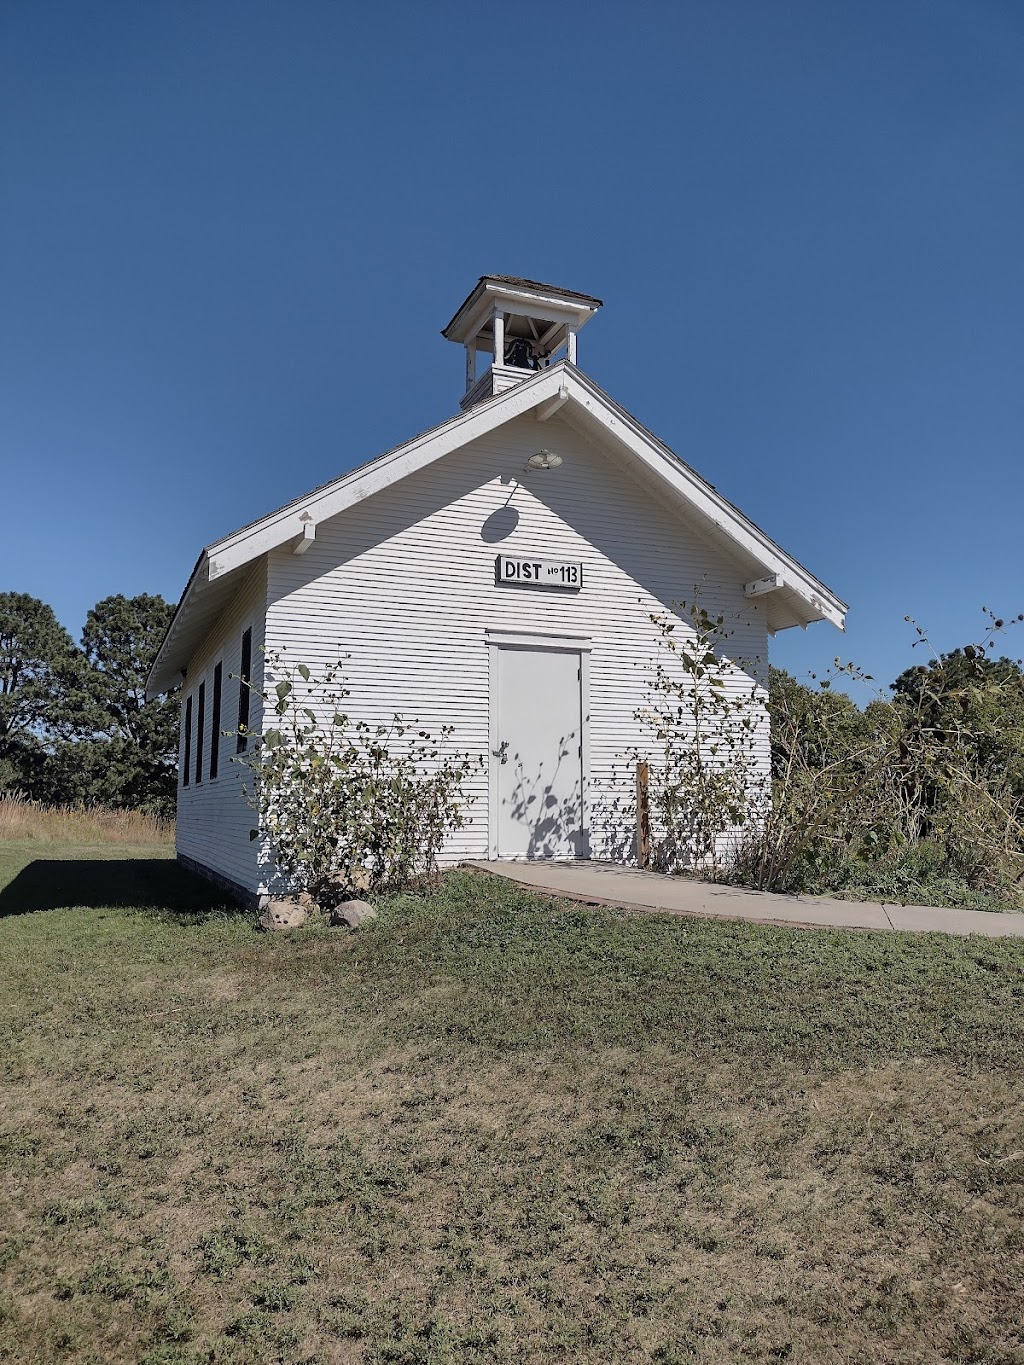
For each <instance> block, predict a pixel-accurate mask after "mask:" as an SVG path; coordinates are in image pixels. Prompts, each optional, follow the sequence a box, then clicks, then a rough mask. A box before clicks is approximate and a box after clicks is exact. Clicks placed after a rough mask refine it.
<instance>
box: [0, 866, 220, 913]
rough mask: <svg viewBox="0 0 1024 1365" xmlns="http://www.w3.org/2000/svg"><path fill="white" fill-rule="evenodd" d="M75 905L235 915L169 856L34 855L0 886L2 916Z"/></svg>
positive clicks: (213, 891) (206, 885)
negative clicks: (2, 886) (40, 856)
mask: <svg viewBox="0 0 1024 1365" xmlns="http://www.w3.org/2000/svg"><path fill="white" fill-rule="evenodd" d="M75 907H85V908H88V909H94V908H99V907H102V908H104V909H106V908H110V909H114V908H121V907H125V908H132V909H140V910H164V911H170V912H171V913H172V914H181V915H187V914H193V915H194V914H208V913H209V912H211V911H225V910H230V911H231V912H233V913H238V907H237V906H236V905H235V904H234V902H233V901H231V900H230V899H229V898H228V896H227V895H226V894H225V893H224V892H223V891H221V890H219V889H218V888H217V887H215V886H212V885H211V884H210V883H209V882H207V881H205V880H204V879H203V878H202V877H197V876H195V874H194V873H192V872H188V871H186V870H185V868H183V867H179V865H178V864H177V863H176V862H174V861H173V860H172V859H171V858H66V859H65V858H34V859H33V860H32V862H30V863H28V864H27V865H26V866H25V867H23V868H22V869H21V871H20V872H18V873H17V875H16V876H15V877H14V878H13V879H12V880H11V881H10V882H8V884H7V885H6V886H5V887H4V888H3V889H2V890H0V919H3V918H6V917H7V916H10V915H29V914H32V913H33V912H34V911H37V910H70V909H73V908H75Z"/></svg>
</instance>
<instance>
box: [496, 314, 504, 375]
mask: <svg viewBox="0 0 1024 1365" xmlns="http://www.w3.org/2000/svg"><path fill="white" fill-rule="evenodd" d="M494 363H495V365H504V363H505V314H504V313H503V312H502V311H501V309H500V308H495V310H494Z"/></svg>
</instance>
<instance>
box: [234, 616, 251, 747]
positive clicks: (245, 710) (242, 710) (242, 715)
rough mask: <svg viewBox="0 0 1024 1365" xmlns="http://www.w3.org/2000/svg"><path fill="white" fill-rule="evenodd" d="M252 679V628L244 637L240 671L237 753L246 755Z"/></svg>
mask: <svg viewBox="0 0 1024 1365" xmlns="http://www.w3.org/2000/svg"><path fill="white" fill-rule="evenodd" d="M251 679H252V626H250V627H249V629H248V630H247V631H245V632H244V634H243V635H242V665H241V667H240V668H239V670H238V726H237V730H238V738H237V739H236V740H235V753H237V754H244V753H245V751H246V749H247V748H248V747H249V740H248V738H247V737H246V735H245V734H244V733H243V731H244V730H245V729H246V728H247V727H248V724H249V683H250V681H251Z"/></svg>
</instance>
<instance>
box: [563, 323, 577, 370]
mask: <svg viewBox="0 0 1024 1365" xmlns="http://www.w3.org/2000/svg"><path fill="white" fill-rule="evenodd" d="M565 358H566V360H568V362H569V364H570V365H575V364H576V333H575V332H573V331H568V332H566V334H565Z"/></svg>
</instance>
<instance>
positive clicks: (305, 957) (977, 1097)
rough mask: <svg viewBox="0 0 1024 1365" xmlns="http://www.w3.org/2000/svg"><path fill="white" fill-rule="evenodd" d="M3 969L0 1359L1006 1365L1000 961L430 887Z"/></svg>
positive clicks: (175, 931)
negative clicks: (377, 906) (347, 917)
mask: <svg viewBox="0 0 1024 1365" xmlns="http://www.w3.org/2000/svg"><path fill="white" fill-rule="evenodd" d="M8 949H9V950H10V957H9V959H8V960H10V961H11V962H12V963H13V971H12V974H11V983H12V985H11V997H10V1009H9V1011H8V1012H7V1013H6V1015H5V1018H4V1021H3V1025H2V1027H3V1028H4V1030H5V1031H6V1037H5V1038H4V1039H3V1040H2V1041H3V1043H4V1046H3V1048H2V1051H0V1058H2V1063H0V1077H2V1085H3V1100H4V1108H3V1110H2V1115H3V1117H2V1118H0V1201H2V1202H0V1229H2V1231H0V1283H2V1285H3V1290H2V1291H0V1359H4V1358H6V1359H10V1360H18V1361H22V1360H40V1361H48V1360H55V1361H56V1360H83V1361H84V1360H88V1359H102V1360H111V1361H116V1360H148V1361H149V1362H151V1363H152V1365H156V1362H172V1361H174V1362H186V1361H187V1362H193V1361H196V1362H197V1361H201V1360H202V1361H254V1362H255V1361H266V1360H286V1361H313V1360H316V1361H360V1362H363V1361H366V1362H385V1361H391V1362H420V1361H422V1362H449V1361H450V1362H463V1361H481V1362H482V1361H499V1362H501V1361H508V1362H512V1361H517V1362H518V1361H524V1360H531V1361H532V1360H537V1361H546V1360H559V1361H583V1362H595V1365H596V1362H607V1361H650V1362H661V1363H662V1365H666V1363H667V1362H684V1361H686V1362H690V1361H699V1362H704V1361H708V1362H710V1361H715V1362H718V1361H736V1360H752V1361H765V1362H767V1361H773V1360H781V1359H788V1360H798V1361H807V1362H819V1361H835V1362H840V1361H842V1362H847V1361H864V1362H868V1361H879V1360H884V1361H893V1362H904V1361H906V1362H910V1361H924V1360H965V1361H966V1360H972V1361H978V1362H982V1361H985V1362H990V1365H995V1362H1000V1365H1009V1363H1010V1362H1014V1361H1020V1360H1021V1359H1024V1346H1022V1342H1024V1321H1022V1314H1021V1304H1022V1303H1024V1235H1022V1233H1021V1227H1022V1226H1024V1223H1022V1214H1024V1157H1022V1155H1021V1153H1022V1150H1024V1130H1022V1121H1021V1114H1022V1112H1024V1093H1022V1091H1024V1066H1022V1061H1024V1012H1022V1010H1021V1005H1022V1004H1024V978H1022V968H1024V946H1022V945H1017V944H1014V943H1013V942H1012V941H1007V942H1006V943H999V944H995V945H993V944H992V943H988V942H981V941H977V942H976V941H974V940H957V941H952V940H949V939H942V938H938V937H936V938H934V939H930V938H919V937H911V936H907V937H903V936H897V935H893V936H881V935H878V936H869V935H855V934H842V933H832V932H823V933H821V934H809V933H787V932H786V931H784V930H777V929H769V928H759V927H755V926H744V925H722V924H696V925H694V924H688V923H685V922H680V921H677V920H668V919H664V920H662V919H658V918H656V917H643V918H639V917H636V918H633V917H629V916H625V915H616V914H615V913H613V912H606V911H594V910H588V909H583V908H580V907H570V906H565V905H560V904H558V903H553V902H543V901H534V900H531V899H530V898H529V897H528V896H527V895H525V893H520V892H518V891H516V890H515V889H513V888H509V887H507V885H506V884H503V883H492V882H490V881H489V880H486V879H482V878H457V877H456V878H451V879H449V880H448V881H447V882H446V884H445V886H444V887H442V888H441V889H440V890H439V891H437V892H436V893H434V894H432V895H431V896H430V897H427V898H422V899H418V898H407V899H401V900H396V901H394V902H392V903H389V904H387V905H385V906H383V907H382V914H381V917H380V919H379V920H378V921H377V922H376V923H375V924H374V925H373V927H372V928H371V929H368V930H365V931H360V933H358V934H354V935H347V934H342V933H341V932H340V931H323V930H315V931H311V932H308V933H306V932H301V933H298V934H295V935H285V936H258V935H256V934H254V933H253V932H252V930H251V928H250V926H249V925H248V923H247V921H246V920H245V919H241V918H238V917H231V916H227V915H223V914H218V913H216V912H214V911H213V910H212V909H211V910H210V911H209V912H208V913H205V914H199V913H195V912H192V911H190V912H188V913H185V914H181V915H177V916H175V915H172V914H166V913H155V914H154V913H144V912H142V911H132V910H130V909H128V908H125V907H122V908H119V909H115V910H103V909H102V908H100V907H93V908H89V909H75V910H68V911H59V910H51V911H47V912H41V913H37V914H28V915H21V916H15V917H11V918H9V919H7V920H5V921H4V922H2V923H0V952H5V951H6V950H8ZM62 964H63V966H62Z"/></svg>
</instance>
